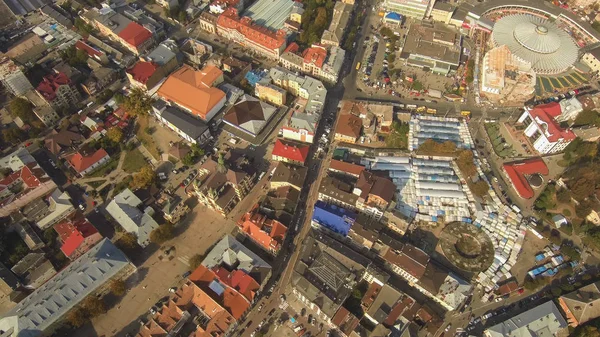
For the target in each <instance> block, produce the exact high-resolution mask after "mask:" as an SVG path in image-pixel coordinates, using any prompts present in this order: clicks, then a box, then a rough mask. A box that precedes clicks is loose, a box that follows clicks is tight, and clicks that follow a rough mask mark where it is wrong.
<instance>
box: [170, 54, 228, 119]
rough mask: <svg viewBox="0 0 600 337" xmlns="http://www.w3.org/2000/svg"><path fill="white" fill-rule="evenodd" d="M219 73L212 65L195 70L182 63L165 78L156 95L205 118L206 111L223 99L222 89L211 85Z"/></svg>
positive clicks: (220, 72) (220, 73)
mask: <svg viewBox="0 0 600 337" xmlns="http://www.w3.org/2000/svg"><path fill="white" fill-rule="evenodd" d="M221 75H223V72H222V71H221V70H219V69H218V68H216V67H214V66H206V67H205V68H204V69H202V71H195V70H194V69H193V68H191V67H190V66H187V65H184V66H182V67H181V68H179V69H178V70H177V71H176V72H174V73H173V74H171V76H169V77H168V78H167V80H166V81H165V82H164V83H163V85H162V86H161V87H160V88H159V89H158V95H159V96H160V97H162V98H164V99H166V100H169V101H173V102H175V103H177V104H179V105H181V106H183V107H185V108H187V109H189V110H191V111H192V113H193V114H194V115H197V116H199V117H201V118H204V119H206V117H207V115H208V113H209V112H210V111H211V110H212V109H213V108H214V107H215V106H216V105H217V104H218V103H219V102H220V101H221V100H224V99H225V93H224V92H223V91H221V90H219V89H217V88H214V87H212V85H213V84H214V83H215V81H216V80H217V79H218V78H219V77H220V76H221Z"/></svg>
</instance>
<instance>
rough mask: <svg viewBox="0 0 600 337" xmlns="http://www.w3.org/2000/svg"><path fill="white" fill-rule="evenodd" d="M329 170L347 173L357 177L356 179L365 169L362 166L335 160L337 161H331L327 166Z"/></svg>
mask: <svg viewBox="0 0 600 337" xmlns="http://www.w3.org/2000/svg"><path fill="white" fill-rule="evenodd" d="M329 168H330V169H332V170H335V171H343V172H347V173H349V174H351V175H354V176H357V177H358V176H360V174H361V173H362V171H364V170H365V167H364V166H362V165H356V164H352V163H347V162H345V161H341V160H337V159H332V160H331V163H330V164H329Z"/></svg>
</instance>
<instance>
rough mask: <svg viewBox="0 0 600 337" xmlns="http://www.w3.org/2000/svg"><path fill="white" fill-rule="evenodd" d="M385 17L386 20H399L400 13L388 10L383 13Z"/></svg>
mask: <svg viewBox="0 0 600 337" xmlns="http://www.w3.org/2000/svg"><path fill="white" fill-rule="evenodd" d="M385 18H386V19H388V20H395V21H400V20H402V15H400V14H398V13H396V12H389V13H387V14H386V15H385Z"/></svg>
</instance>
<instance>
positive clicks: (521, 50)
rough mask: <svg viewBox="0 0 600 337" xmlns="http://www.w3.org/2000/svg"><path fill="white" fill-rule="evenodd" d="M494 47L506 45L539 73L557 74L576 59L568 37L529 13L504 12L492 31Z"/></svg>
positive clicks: (573, 47) (558, 29) (565, 33)
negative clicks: (511, 13)
mask: <svg viewBox="0 0 600 337" xmlns="http://www.w3.org/2000/svg"><path fill="white" fill-rule="evenodd" d="M492 39H493V42H494V43H495V45H496V46H501V45H506V46H507V47H508V49H509V50H510V51H511V53H513V54H514V55H515V56H517V57H519V58H520V59H522V60H525V61H527V62H529V63H531V66H532V68H533V70H534V71H535V72H537V73H542V74H557V73H561V72H563V71H565V70H567V69H568V68H569V67H571V66H572V65H573V64H574V63H575V62H576V61H577V56H578V47H577V45H576V44H575V41H573V39H572V38H571V36H570V35H569V34H568V33H567V32H565V31H563V30H561V29H560V28H558V27H557V26H556V25H555V24H554V23H552V22H551V21H549V20H546V19H542V18H539V17H537V16H533V15H529V14H516V15H508V16H505V17H503V18H502V19H500V20H498V22H496V24H495V25H494V29H493V31H492Z"/></svg>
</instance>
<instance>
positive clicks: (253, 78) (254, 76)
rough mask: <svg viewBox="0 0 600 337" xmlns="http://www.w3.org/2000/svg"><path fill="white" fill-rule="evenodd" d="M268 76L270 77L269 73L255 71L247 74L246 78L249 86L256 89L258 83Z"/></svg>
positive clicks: (260, 70)
mask: <svg viewBox="0 0 600 337" xmlns="http://www.w3.org/2000/svg"><path fill="white" fill-rule="evenodd" d="M267 75H269V73H267V72H266V71H264V70H262V69H253V70H250V71H249V72H247V73H246V76H245V78H246V80H247V81H248V84H250V85H251V86H252V87H254V86H256V83H258V82H260V80H262V79H263V78H265V77H266V76H267Z"/></svg>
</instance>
